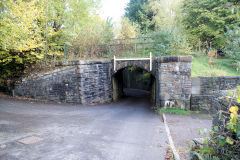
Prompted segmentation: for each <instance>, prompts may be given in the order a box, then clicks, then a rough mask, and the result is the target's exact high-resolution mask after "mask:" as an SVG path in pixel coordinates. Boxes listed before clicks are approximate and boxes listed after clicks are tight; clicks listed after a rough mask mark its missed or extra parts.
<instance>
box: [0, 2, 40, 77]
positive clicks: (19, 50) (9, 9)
mask: <svg viewBox="0 0 240 160" xmlns="http://www.w3.org/2000/svg"><path fill="white" fill-rule="evenodd" d="M1 4H2V5H1V9H0V10H1V11H2V13H1V15H0V19H1V21H0V68H1V71H2V72H4V71H5V72H6V73H9V74H10V73H11V72H12V71H15V72H16V71H19V70H21V71H23V70H24V69H25V67H26V65H27V64H31V63H34V62H36V61H37V60H38V59H42V58H43V53H42V51H41V50H40V48H43V47H44V36H43V34H42V30H43V28H44V25H43V23H42V22H43V20H44V7H43V4H42V3H41V2H38V1H36V0H32V1H22V0H17V1H14V0H9V1H3V2H1ZM13 66H15V67H16V68H14V67H13ZM9 69H10V70H9ZM14 69H15V70H14ZM1 75H6V74H4V73H1Z"/></svg>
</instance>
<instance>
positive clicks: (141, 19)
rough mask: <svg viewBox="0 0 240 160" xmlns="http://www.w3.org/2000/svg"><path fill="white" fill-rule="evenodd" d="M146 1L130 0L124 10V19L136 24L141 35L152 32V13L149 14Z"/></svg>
mask: <svg viewBox="0 0 240 160" xmlns="http://www.w3.org/2000/svg"><path fill="white" fill-rule="evenodd" d="M148 8H149V5H148V0H130V2H129V3H128V6H127V7H126V8H125V11H126V12H125V17H127V18H128V19H129V20H130V21H132V22H134V23H136V24H138V25H139V26H140V29H141V31H142V32H143V33H147V32H148V31H153V30H154V24H152V23H151V22H152V16H153V13H152V12H149V9H148Z"/></svg>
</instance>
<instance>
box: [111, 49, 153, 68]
mask: <svg viewBox="0 0 240 160" xmlns="http://www.w3.org/2000/svg"><path fill="white" fill-rule="evenodd" d="M139 60H149V62H150V64H149V65H150V71H152V52H150V55H149V58H116V56H113V65H114V71H116V62H117V61H139Z"/></svg>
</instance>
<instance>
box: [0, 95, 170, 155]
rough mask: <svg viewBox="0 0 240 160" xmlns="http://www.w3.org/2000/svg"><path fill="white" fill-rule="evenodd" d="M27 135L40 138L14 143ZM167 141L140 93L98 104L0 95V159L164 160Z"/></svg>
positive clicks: (162, 127) (163, 131) (161, 126)
mask: <svg viewBox="0 0 240 160" xmlns="http://www.w3.org/2000/svg"><path fill="white" fill-rule="evenodd" d="M31 136H34V137H37V138H40V139H41V140H40V141H39V142H36V143H32V144H23V143H21V142H19V140H22V139H23V138H26V137H31ZM167 141H168V140H167V136H166V133H165V129H164V124H163V122H161V121H160V119H159V116H157V114H156V113H155V112H154V111H152V110H151V109H150V103H149V102H148V101H147V100H146V99H145V98H143V97H138V98H125V99H124V100H122V101H120V102H118V103H112V104H105V105H98V106H80V105H69V104H43V103H39V102H26V101H19V100H12V99H6V98H0V159H1V160H16V159H17V160H35V159H40V160H64V159H66V160H163V159H164V155H165V151H166V148H167V146H168V144H167V143H168V142H167Z"/></svg>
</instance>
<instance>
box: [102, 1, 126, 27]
mask: <svg viewBox="0 0 240 160" xmlns="http://www.w3.org/2000/svg"><path fill="white" fill-rule="evenodd" d="M129 1H130V0H102V3H101V6H102V8H101V10H100V16H101V17H102V18H104V19H107V18H108V17H110V18H112V22H114V23H119V22H120V19H121V16H123V15H124V8H125V7H126V6H127V4H128V2H129Z"/></svg>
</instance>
